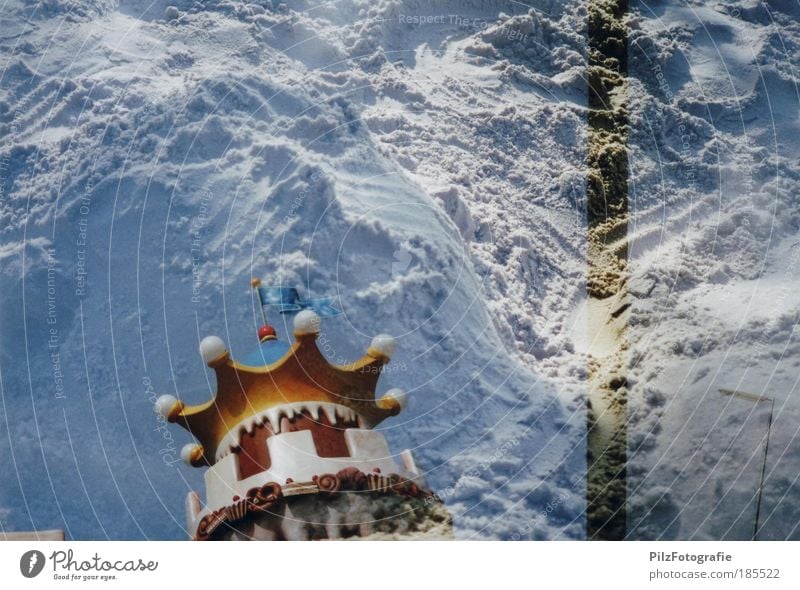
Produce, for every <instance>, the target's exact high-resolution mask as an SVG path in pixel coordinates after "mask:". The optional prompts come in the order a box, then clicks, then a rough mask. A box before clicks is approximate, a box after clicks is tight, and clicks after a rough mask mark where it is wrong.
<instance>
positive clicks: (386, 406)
mask: <svg viewBox="0 0 800 590" xmlns="http://www.w3.org/2000/svg"><path fill="white" fill-rule="evenodd" d="M376 405H377V406H378V407H379V408H381V409H383V410H391V409H395V408H396V409H397V411H400V410H404V409H405V407H406V406H407V405H408V394H407V393H406V392H405V391H403V390H402V389H400V388H398V387H395V388H394V389H390V390H389V391H387V392H386V393H385V394H383V397H381V399H379V400H378V401H377V402H376Z"/></svg>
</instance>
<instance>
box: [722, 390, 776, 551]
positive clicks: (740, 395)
mask: <svg viewBox="0 0 800 590" xmlns="http://www.w3.org/2000/svg"><path fill="white" fill-rule="evenodd" d="M719 392H720V393H721V394H722V395H729V396H731V397H738V398H741V399H746V400H748V401H751V402H754V403H759V402H769V403H770V407H769V418H768V420H767V439H766V441H764V460H763V462H762V463H761V478H760V480H759V482H758V499H757V500H756V519H755V522H754V523H753V537H752V539H751V540H753V541H757V540H758V529H759V526H758V521H759V519H760V518H761V497H762V496H763V494H764V478H765V477H766V474H767V454H768V453H769V435H770V433H771V432H772V416H773V414H774V413H775V399H774V398H771V397H765V396H763V395H755V394H752V393H747V392H744V391H736V390H733V389H720V390H719Z"/></svg>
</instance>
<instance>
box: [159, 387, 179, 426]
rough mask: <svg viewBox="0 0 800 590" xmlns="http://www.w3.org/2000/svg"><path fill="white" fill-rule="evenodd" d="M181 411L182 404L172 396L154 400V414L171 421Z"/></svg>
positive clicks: (163, 396)
mask: <svg viewBox="0 0 800 590" xmlns="http://www.w3.org/2000/svg"><path fill="white" fill-rule="evenodd" d="M182 409H183V402H182V401H180V400H178V398H176V397H175V396H174V395H169V394H167V395H162V396H160V397H159V398H158V399H157V400H156V412H158V413H159V414H160V415H161V416H163V417H164V418H166V419H167V420H169V421H172V420H173V419H174V418H175V416H177V415H178V414H179V413H180V411H181V410H182Z"/></svg>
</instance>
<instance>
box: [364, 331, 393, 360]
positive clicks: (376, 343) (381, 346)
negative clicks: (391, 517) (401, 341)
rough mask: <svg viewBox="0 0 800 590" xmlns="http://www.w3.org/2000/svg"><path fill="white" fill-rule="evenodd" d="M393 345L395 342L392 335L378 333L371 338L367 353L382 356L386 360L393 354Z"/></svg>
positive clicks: (372, 355)
mask: <svg viewBox="0 0 800 590" xmlns="http://www.w3.org/2000/svg"><path fill="white" fill-rule="evenodd" d="M395 346H396V343H395V340H394V338H393V337H392V336H389V334H378V335H377V336H375V338H373V339H372V342H371V343H370V345H369V349H368V350H367V354H368V355H370V356H371V357H375V358H383V359H386V360H387V361H388V360H389V359H390V358H392V355H393V354H394V349H395Z"/></svg>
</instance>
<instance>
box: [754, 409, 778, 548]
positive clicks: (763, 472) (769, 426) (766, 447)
mask: <svg viewBox="0 0 800 590" xmlns="http://www.w3.org/2000/svg"><path fill="white" fill-rule="evenodd" d="M770 402H771V403H770V408H769V421H768V422H767V440H766V441H765V443H764V462H763V463H762V465H761V481H760V482H759V484H758V500H757V501H756V522H755V524H754V525H753V541H755V540H757V537H758V528H759V527H758V519H759V517H760V516H761V495H762V494H763V492H764V477H765V475H766V472H767V453H769V434H770V432H771V431H772V414H773V413H774V411H775V400H774V399H771V400H770Z"/></svg>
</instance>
